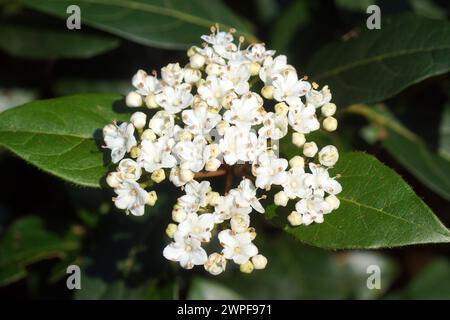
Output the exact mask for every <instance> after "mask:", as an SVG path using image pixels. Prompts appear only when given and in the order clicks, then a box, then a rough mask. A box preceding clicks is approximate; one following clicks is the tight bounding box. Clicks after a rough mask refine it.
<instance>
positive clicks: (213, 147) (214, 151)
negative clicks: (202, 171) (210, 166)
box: [209, 143, 220, 158]
mask: <svg viewBox="0 0 450 320" xmlns="http://www.w3.org/2000/svg"><path fill="white" fill-rule="evenodd" d="M209 147H210V154H209V157H210V158H217V156H218V155H219V154H220V148H219V145H218V144H217V143H211V144H210V145H209Z"/></svg>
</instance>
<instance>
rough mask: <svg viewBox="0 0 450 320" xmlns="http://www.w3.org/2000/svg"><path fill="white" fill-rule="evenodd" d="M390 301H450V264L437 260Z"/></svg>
mask: <svg viewBox="0 0 450 320" xmlns="http://www.w3.org/2000/svg"><path fill="white" fill-rule="evenodd" d="M387 298H388V299H414V300H428V299H429V300H444V299H445V300H448V299H450V262H449V261H448V259H447V258H444V257H439V258H435V259H434V260H433V261H431V262H430V263H429V265H427V266H426V267H425V269H424V270H422V271H421V272H420V273H419V274H418V275H417V276H416V277H415V278H414V279H413V280H412V281H411V282H410V284H409V285H408V286H407V287H406V288H405V289H403V290H400V291H396V292H393V293H392V294H390V295H389V296H388V297H387Z"/></svg>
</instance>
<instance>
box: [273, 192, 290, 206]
mask: <svg viewBox="0 0 450 320" xmlns="http://www.w3.org/2000/svg"><path fill="white" fill-rule="evenodd" d="M273 201H274V203H275V205H277V206H281V207H286V205H287V203H288V201H289V197H288V196H287V195H286V192H284V191H280V192H278V193H277V194H275V196H274V199H273Z"/></svg>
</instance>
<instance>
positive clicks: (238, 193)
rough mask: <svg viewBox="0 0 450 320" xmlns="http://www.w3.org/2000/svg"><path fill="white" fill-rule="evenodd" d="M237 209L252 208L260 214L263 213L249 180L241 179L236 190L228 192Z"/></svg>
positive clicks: (254, 189)
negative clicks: (232, 197)
mask: <svg viewBox="0 0 450 320" xmlns="http://www.w3.org/2000/svg"><path fill="white" fill-rule="evenodd" d="M230 194H232V195H233V196H234V198H235V201H236V203H237V204H238V206H239V207H241V208H245V207H252V208H253V209H255V210H256V211H258V212H260V213H264V208H263V206H262V205H261V203H260V202H259V199H258V198H257V197H256V188H255V186H254V185H253V182H252V181H251V180H250V179H247V178H243V179H242V181H241V183H239V186H238V187H237V188H236V189H232V190H230Z"/></svg>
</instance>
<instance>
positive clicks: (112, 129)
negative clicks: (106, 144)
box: [103, 123, 117, 136]
mask: <svg viewBox="0 0 450 320" xmlns="http://www.w3.org/2000/svg"><path fill="white" fill-rule="evenodd" d="M116 132H117V127H116V126H115V125H114V124H112V123H110V124H107V125H106V126H104V127H103V136H109V135H112V134H115V133H116Z"/></svg>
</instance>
